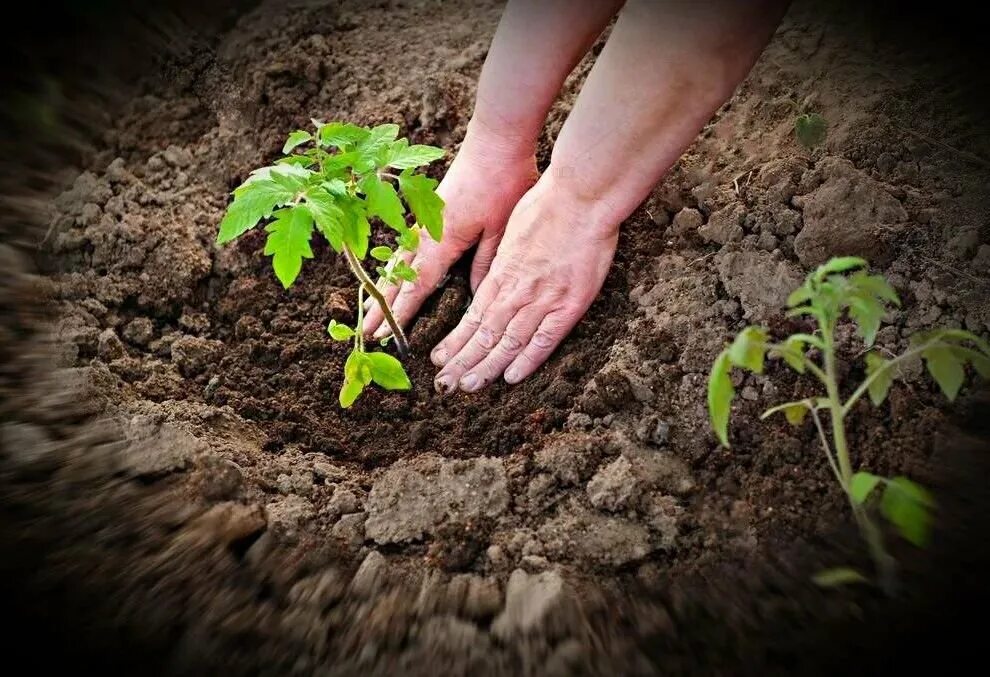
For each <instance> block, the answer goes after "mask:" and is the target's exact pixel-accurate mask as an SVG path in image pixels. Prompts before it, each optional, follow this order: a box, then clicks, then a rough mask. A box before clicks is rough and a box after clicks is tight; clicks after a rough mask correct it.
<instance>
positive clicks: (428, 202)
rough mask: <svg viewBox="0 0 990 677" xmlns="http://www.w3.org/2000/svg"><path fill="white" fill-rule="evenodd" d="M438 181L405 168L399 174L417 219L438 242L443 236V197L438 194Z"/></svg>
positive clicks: (404, 194) (400, 184) (407, 200)
mask: <svg viewBox="0 0 990 677" xmlns="http://www.w3.org/2000/svg"><path fill="white" fill-rule="evenodd" d="M437 183H438V181H437V180H436V179H431V178H429V177H428V176H423V175H422V174H413V173H412V170H411V169H404V170H402V173H401V174H399V188H400V189H401V190H402V196H403V197H405V198H406V202H408V203H409V208H410V209H412V212H413V214H414V215H415V216H416V221H417V222H418V223H419V224H420V225H421V226H423V227H424V228H426V231H427V232H428V233H429V234H430V237H432V238H433V239H434V240H436V241H437V242H439V241H440V238H441V237H442V236H443V206H444V203H443V199H442V198H441V197H440V196H439V195H437V193H436V187H437Z"/></svg>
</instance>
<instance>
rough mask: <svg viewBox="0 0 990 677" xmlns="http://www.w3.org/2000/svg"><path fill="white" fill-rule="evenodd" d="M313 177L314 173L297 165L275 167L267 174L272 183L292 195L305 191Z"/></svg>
mask: <svg viewBox="0 0 990 677" xmlns="http://www.w3.org/2000/svg"><path fill="white" fill-rule="evenodd" d="M314 176H316V173H315V172H312V171H310V170H308V169H306V168H305V167H300V166H299V165H277V166H275V167H271V168H270V171H269V172H268V177H269V178H270V179H271V180H272V181H274V182H275V183H277V184H278V185H279V186H281V187H282V188H283V189H285V190H287V191H290V192H292V194H293V195H295V194H297V193H300V192H302V191H303V190H305V189H306V186H307V185H308V184H309V181H310V179H312V178H313V177H314Z"/></svg>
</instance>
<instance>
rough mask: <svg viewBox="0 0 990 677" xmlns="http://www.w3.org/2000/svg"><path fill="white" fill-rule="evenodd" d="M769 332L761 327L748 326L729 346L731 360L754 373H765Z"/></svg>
mask: <svg viewBox="0 0 990 677" xmlns="http://www.w3.org/2000/svg"><path fill="white" fill-rule="evenodd" d="M766 341H767V332H766V330H765V329H762V328H760V327H746V328H745V329H743V330H742V331H741V332H739V335H738V336H736V339H735V340H734V341H733V342H732V345H730V346H729V353H728V355H729V361H730V362H731V363H732V364H734V365H735V366H737V367H742V368H743V369H749V370H750V371H751V372H753V373H754V374H762V373H763V358H764V356H765V355H766V351H767V347H766Z"/></svg>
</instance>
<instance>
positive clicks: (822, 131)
mask: <svg viewBox="0 0 990 677" xmlns="http://www.w3.org/2000/svg"><path fill="white" fill-rule="evenodd" d="M827 131H828V126H827V125H826V124H825V118H823V117H822V116H821V115H819V114H818V113H806V114H804V115H799V116H798V118H797V119H796V120H795V121H794V135H795V136H796V137H797V140H798V143H800V144H801V145H802V146H804V147H805V148H807V149H808V150H811V149H812V148H814V147H816V146H819V145H821V144H822V143H823V142H824V141H825V137H826V135H827Z"/></svg>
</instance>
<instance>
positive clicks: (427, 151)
mask: <svg viewBox="0 0 990 677" xmlns="http://www.w3.org/2000/svg"><path fill="white" fill-rule="evenodd" d="M443 156H444V150H443V148H437V147H436V146H423V145H420V144H416V145H413V146H409V147H408V148H399V149H396V148H394V147H393V149H392V152H391V154H390V156H389V159H388V166H390V167H395V168H396V169H410V168H412V167H421V166H423V165H428V164H430V163H431V162H434V161H436V160H439V159H440V158H442V157H443Z"/></svg>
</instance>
